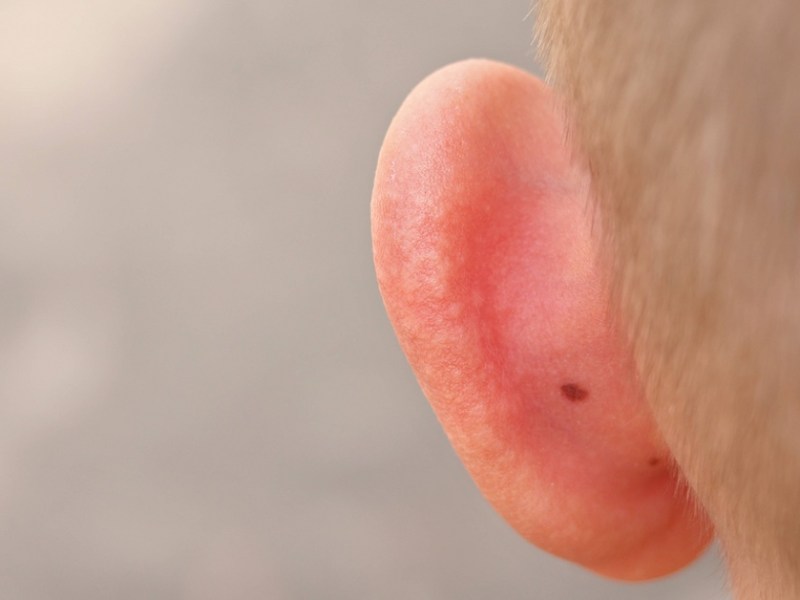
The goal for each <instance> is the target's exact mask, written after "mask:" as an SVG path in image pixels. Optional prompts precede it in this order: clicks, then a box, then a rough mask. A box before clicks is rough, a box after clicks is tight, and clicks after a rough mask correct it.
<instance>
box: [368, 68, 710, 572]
mask: <svg viewBox="0 0 800 600" xmlns="http://www.w3.org/2000/svg"><path fill="white" fill-rule="evenodd" d="M564 141H565V133H564V125H563V122H562V117H561V113H560V111H559V110H558V109H557V106H556V102H555V100H554V99H553V97H552V95H551V93H550V92H549V90H548V89H547V88H546V87H545V86H544V85H543V84H542V83H541V82H539V80H538V79H536V78H535V77H533V76H531V75H529V74H527V73H524V72H522V71H520V70H517V69H514V68H512V67H508V66H504V65H500V64H497V63H491V62H488V61H467V62H464V63H458V64H455V65H452V66H450V67H446V68H445V69H442V70H441V71H438V72H437V73H435V74H433V75H432V76H430V77H429V78H428V79H426V80H425V81H424V82H423V83H421V84H420V85H419V86H418V87H417V88H416V89H415V90H414V91H413V92H412V93H411V95H410V96H409V97H408V99H407V100H406V101H405V103H404V104H403V106H402V107H401V109H400V111H399V112H398V114H397V116H396V117H395V119H394V121H393V122H392V124H391V127H390V128H389V132H388V133H387V136H386V140H385V142H384V145H383V148H382V150H381V156H380V160H379V164H378V171H377V175H376V181H375V190H374V194H373V202H372V224H373V247H374V252H375V266H376V271H377V275H378V282H379V285H380V289H381V293H382V295H383V299H384V302H385V304H386V310H387V312H388V314H389V317H390V319H391V321H392V323H393V325H394V327H395V330H396V332H397V336H398V339H399V340H400V343H401V345H402V347H403V350H404V351H405V353H406V355H407V357H408V360H409V362H410V363H411V365H412V367H413V369H414V371H415V373H416V375H417V378H418V379H419V382H420V385H421V386H422V388H423V390H424V391H425V394H426V395H427V397H428V399H429V400H430V402H431V404H432V406H433V408H434V410H435V412H436V414H437V416H438V418H439V420H440V421H441V423H442V425H443V427H444V429H445V431H446V433H447V435H448V437H449V438H450V440H451V442H452V443H453V446H454V447H455V449H456V451H457V452H458V454H459V455H460V457H461V459H462V461H463V462H464V464H465V466H466V467H467V469H468V470H469V472H470V473H471V475H472V476H473V478H474V479H475V481H476V483H477V484H478V486H479V487H480V489H481V490H482V492H483V493H484V495H485V496H486V497H487V499H488V500H489V501H490V502H491V503H492V504H493V505H494V507H495V508H496V509H497V510H498V511H499V512H500V513H501V514H502V515H503V516H504V517H505V518H506V519H507V520H508V521H509V523H510V524H511V525H512V526H514V527H515V528H516V529H517V530H518V531H519V532H520V533H521V534H522V535H523V536H525V537H526V538H527V539H529V540H530V541H531V542H533V543H535V544H536V545H538V546H540V547H542V548H543V549H545V550H548V551H550V552H552V553H554V554H556V555H559V556H562V557H565V558H568V559H570V560H573V561H576V562H578V563H580V564H583V565H585V566H587V567H589V568H591V569H593V570H595V571H597V572H600V573H603V574H605V575H608V576H612V577H617V578H622V579H631V580H637V579H646V578H651V577H657V576H660V575H664V574H666V573H669V572H672V571H674V570H676V569H678V568H680V567H682V566H684V565H685V564H687V563H688V562H690V561H691V560H692V559H694V558H695V557H696V556H697V555H698V554H699V553H700V552H701V551H702V549H703V548H704V547H705V546H706V545H707V543H708V541H709V539H710V534H711V531H710V527H709V526H708V524H707V520H706V518H705V516H704V514H703V513H702V511H701V510H700V509H698V508H696V507H694V506H692V505H691V501H690V500H689V494H688V492H687V491H686V490H685V489H684V488H683V487H682V486H681V485H680V484H679V475H678V470H677V469H676V468H675V467H674V465H673V463H672V461H671V458H670V454H669V450H668V448H667V447H666V446H665V445H664V443H663V441H662V440H661V438H660V436H659V435H658V432H657V430H656V428H655V426H654V424H653V423H652V421H651V417H650V414H649V412H648V409H647V405H646V402H644V400H643V398H642V394H641V391H640V388H639V385H638V381H637V377H636V372H635V369H634V367H633V364H632V361H631V356H630V351H629V349H628V346H627V344H626V343H625V341H624V338H623V337H622V336H621V335H620V334H619V332H618V330H617V328H616V327H615V326H614V319H613V318H612V317H611V315H610V310H609V309H608V306H607V302H606V298H607V293H606V289H607V283H606V278H605V276H604V274H603V273H604V269H603V268H602V265H601V263H600V261H599V260H598V258H597V252H596V247H597V243H596V241H597V231H596V224H595V228H594V229H593V222H592V203H591V198H590V195H589V192H588V181H587V179H586V177H585V176H584V175H583V173H582V172H581V171H580V170H579V169H577V168H575V166H574V165H573V163H572V161H570V160H569V153H568V151H567V149H566V148H565V145H564ZM562 388H563V389H562Z"/></svg>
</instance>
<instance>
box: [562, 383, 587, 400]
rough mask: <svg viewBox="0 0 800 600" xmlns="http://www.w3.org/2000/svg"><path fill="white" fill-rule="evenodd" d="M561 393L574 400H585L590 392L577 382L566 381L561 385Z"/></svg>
mask: <svg viewBox="0 0 800 600" xmlns="http://www.w3.org/2000/svg"><path fill="white" fill-rule="evenodd" d="M561 393H562V394H563V395H564V397H565V398H566V399H567V400H571V401H573V402H578V401H580V400H585V399H586V397H587V396H588V395H589V392H587V391H586V390H585V389H583V388H582V387H581V386H579V385H578V384H577V383H565V384H564V385H562V386H561Z"/></svg>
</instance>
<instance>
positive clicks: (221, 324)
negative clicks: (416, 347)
mask: <svg viewBox="0 0 800 600" xmlns="http://www.w3.org/2000/svg"><path fill="white" fill-rule="evenodd" d="M528 12H529V4H528V0H507V1H505V2H496V1H493V0H466V1H465V0H459V1H453V0H450V1H444V0H402V1H399V0H371V1H369V2H367V1H363V0H340V1H335V2H293V1H291V0H261V1H256V0H252V1H243V0H215V1H214V0H114V2H89V1H85V0H83V1H78V0H4V2H3V5H2V7H1V8H0V193H1V194H2V196H1V199H0V290H2V293H0V597H1V598H9V599H21V600H29V599H30V600H36V599H62V600H68V599H76V600H77V599H81V600H93V599H98V600H99V599H108V598H114V599H119V600H123V599H127V598H132V599H133V598H136V599H139V598H147V599H160V598H179V599H180V598H185V599H216V598H221V599H230V600H240V599H259V598H264V599H269V600H283V599H317V598H319V599H326V600H327V599H339V598H341V599H360V598H367V599H388V600H391V599H414V600H427V599H431V600H433V599H459V600H463V599H489V598H491V599H512V600H513V599H518V598H519V599H523V598H525V599H529V598H530V599H543V600H558V599H565V600H566V599H569V600H576V599H584V598H585V599H599V598H614V599H633V598H636V599H648V600H657V599H662V598H679V599H682V600H692V599H698V600H699V599H704V600H705V599H712V600H719V599H723V598H726V597H727V596H726V594H725V593H724V592H723V591H722V590H723V588H724V585H725V584H724V574H723V569H722V567H721V562H720V558H719V556H718V555H717V554H715V553H713V552H712V553H710V554H708V555H707V556H706V557H705V558H704V559H703V560H701V561H700V562H699V563H697V564H696V565H695V566H693V567H692V568H690V569H688V570H687V571H685V572H684V573H682V574H680V575H678V576H675V577H672V578H669V579H666V580H664V581H663V582H659V583H655V584H650V585H636V586H630V585H621V584H617V583H613V582H609V581H606V580H603V579H601V578H599V577H597V576H594V575H592V574H590V573H587V572H585V571H583V570H580V569H578V568H576V567H573V566H571V565H568V564H566V563H564V562H562V561H560V560H558V559H555V558H551V557H549V556H546V555H545V554H543V553H541V552H540V551H538V550H536V549H535V548H533V547H531V546H529V545H528V544H526V543H525V542H523V541H522V540H520V539H519V538H518V537H517V536H516V535H515V534H514V533H513V532H512V531H511V530H510V529H509V528H508V527H507V526H506V525H505V524H504V523H503V522H502V520H501V519H500V518H498V517H497V516H496V515H495V514H494V513H493V512H492V511H491V510H490V509H489V508H488V506H487V505H486V504H485V502H484V501H483V500H482V498H481V497H480V495H479V494H478V492H477V491H476V490H475V488H474V487H473V485H472V484H471V482H470V481H469V479H468V477H467V475H466V474H465V472H464V471H463V469H462V467H461V466H460V464H459V462H458V461H457V459H456V458H455V456H454V455H453V453H452V451H451V450H450V448H449V446H448V444H447V442H446V440H445V437H444V435H442V433H441V432H440V430H439V427H438V424H437V423H436V420H435V418H434V417H433V414H432V413H431V411H430V409H429V408H428V406H427V403H426V401H425V400H424V398H423V397H422V395H421V393H420V392H419V390H418V389H417V387H416V384H415V382H414V380H413V377H412V376H411V373H410V370H409V368H408V366H407V365H406V362H405V360H404V358H403V356H402V354H401V352H400V350H399V348H398V346H397V343H396V342H395V340H394V337H393V334H392V332H391V329H390V327H389V324H388V322H387V320H386V318H385V316H384V313H383V308H382V305H381V301H380V297H379V295H378V292H377V288H376V284H375V280H374V276H373V271H372V259H371V253H370V239H369V198H370V190H371V185H372V173H373V169H374V166H375V161H376V157H377V153H378V149H379V147H380V143H381V138H382V135H383V133H384V131H385V129H386V127H387V125H388V123H389V120H390V118H391V116H392V114H393V113H394V111H395V110H396V109H397V107H398V106H399V104H400V102H401V101H402V99H403V97H404V96H405V94H406V93H407V92H408V91H409V90H410V89H411V88H412V86H413V85H414V84H415V83H416V82H417V81H419V80H420V79H421V78H422V77H423V76H424V75H426V74H427V73H429V72H431V71H432V70H434V69H436V68H438V67H440V66H442V65H445V64H446V63H448V62H450V61H453V60H457V59H461V58H467V57H473V56H484V57H490V58H496V59H501V60H505V61H508V62H511V63H514V64H517V65H520V66H523V67H527V68H531V69H535V66H534V57H533V52H532V50H531V46H530V30H531V27H532V24H533V21H532V18H530V17H529V18H527V19H526V15H527V14H528Z"/></svg>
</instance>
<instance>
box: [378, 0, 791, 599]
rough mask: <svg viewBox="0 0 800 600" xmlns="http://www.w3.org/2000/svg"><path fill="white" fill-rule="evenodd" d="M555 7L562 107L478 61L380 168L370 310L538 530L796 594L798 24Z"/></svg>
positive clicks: (579, 556)
mask: <svg viewBox="0 0 800 600" xmlns="http://www.w3.org/2000/svg"><path fill="white" fill-rule="evenodd" d="M732 5H733V7H735V10H734V9H733V8H731V6H732ZM732 5H731V3H724V2H721V1H715V0H712V1H709V2H706V3H697V2H690V1H688V0H686V1H684V0H676V1H675V2H671V3H659V2H655V1H654V0H653V1H648V0H643V1H641V2H640V1H638V0H631V1H627V2H625V1H623V2H617V3H584V2H578V1H572V0H561V1H556V0H541V2H540V3H539V5H538V11H539V15H538V19H537V27H538V35H539V37H538V39H539V42H540V47H541V51H542V55H543V57H544V61H545V64H546V66H547V69H548V75H549V77H550V79H551V82H552V85H553V86H554V88H555V91H553V90H552V89H550V88H548V87H547V86H545V85H544V84H542V83H541V82H539V81H538V80H537V79H535V78H534V77H532V76H530V75H528V74H526V73H524V72H522V71H519V70H517V69H514V68H511V67H508V66H505V65H500V64H497V63H492V62H489V61H466V62H464V63H458V64H456V65H452V66H450V67H447V68H445V69H443V70H441V71H439V72H437V73H435V74H434V75H432V76H430V77H429V78H427V79H426V80H425V81H424V82H422V83H421V84H420V85H419V86H418V87H417V88H416V89H415V90H414V91H413V92H412V93H411V95H410V96H409V98H408V99H407V100H406V101H405V103H404V104H403V106H402V107H401V109H400V110H399V112H398V114H397V116H396V117H395V119H394V121H393V122H392V125H391V126H390V129H389V132H388V133H387V136H386V141H385V143H384V146H383V148H382V150H381V156H380V159H379V164H378V170H377V174H376V181H375V190H374V194H373V202H372V222H373V240H374V241H373V246H374V252H375V264H376V272H377V276H378V282H379V285H380V288H381V293H382V295H383V298H384V302H385V304H386V309H387V312H388V314H389V317H390V319H391V320H392V323H393V325H394V327H395V329H396V331H397V335H398V339H399V340H400V343H401V345H402V347H403V349H404V351H405V353H406V355H407V356H408V359H409V362H410V363H411V366H412V368H413V369H414V371H415V373H416V375H417V377H418V379H419V381H420V384H421V386H422V388H423V390H424V391H425V393H426V395H427V397H428V398H429V400H430V401H431V404H432V406H433V408H434V410H435V412H436V414H437V417H438V418H439V420H440V421H441V423H442V425H443V428H444V429H445V432H446V433H447V435H448V437H449V438H450V440H451V442H452V443H453V446H454V447H455V449H456V451H457V452H458V453H459V455H460V457H461V459H462V461H463V462H464V464H465V466H466V468H467V469H468V470H469V471H470V473H471V475H472V476H473V478H474V479H475V481H476V483H477V485H478V486H479V487H480V489H481V490H482V492H483V493H484V495H485V496H486V497H487V499H488V500H489V501H490V502H491V503H492V504H493V506H494V507H495V508H496V509H497V510H498V512H500V513H501V514H502V515H503V516H504V517H505V518H506V519H507V520H508V521H509V522H510V523H511V524H512V525H513V526H514V527H515V528H516V529H517V530H518V531H519V532H520V533H521V534H522V535H523V536H525V537H526V538H527V539H529V540H530V541H532V542H533V543H535V544H537V545H539V546H541V547H543V548H544V549H546V550H549V551H550V552H553V553H555V554H557V555H559V556H563V557H565V558H568V559H570V560H573V561H576V562H578V563H580V564H582V565H584V566H586V567H588V568H590V569H593V570H595V571H597V572H599V573H602V574H604V575H608V576H612V577H618V578H622V579H629V580H639V579H647V578H652V577H657V576H660V575H664V574H666V573H669V572H672V571H674V570H676V569H679V568H680V567H682V566H684V565H685V564H687V563H688V562H690V561H691V560H693V558H694V557H696V556H697V555H698V554H699V553H700V552H701V551H702V549H703V548H704V547H705V546H706V544H707V543H708V541H709V539H710V537H711V534H712V530H713V532H714V533H715V534H716V535H717V536H718V537H719V539H720V540H721V543H722V546H723V549H724V552H725V554H726V558H727V560H728V564H729V567H730V572H731V579H732V582H733V586H734V589H735V593H736V594H737V597H738V598H743V599H758V598H796V597H800V587H799V586H798V582H799V581H800V518H798V517H797V515H796V507H797V506H800V476H799V475H800V443H798V438H797V436H796V431H795V429H796V426H797V424H798V423H800V402H798V391H797V390H798V389H800V373H799V372H798V369H797V368H796V366H797V365H798V364H800V309H798V306H799V304H798V302H797V299H798V298H800V276H799V274H800V265H799V264H798V261H800V245H798V236H797V228H798V225H800V206H798V204H800V201H799V200H798V199H799V198H800V196H798V193H799V192H800V108H798V107H800V69H797V68H792V67H793V66H795V67H796V66H800V65H796V64H795V63H797V62H798V61H800V41H795V38H796V37H797V36H794V35H793V34H792V28H791V25H790V24H791V23H796V22H798V21H797V20H796V18H794V17H798V16H800V14H797V13H800V8H793V5H791V3H789V2H778V1H777V0H769V1H768V2H765V3H762V4H759V5H758V7H756V6H754V5H752V4H751V3H747V2H744V1H743V0H736V1H734V2H733V3H732Z"/></svg>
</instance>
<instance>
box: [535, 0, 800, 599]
mask: <svg viewBox="0 0 800 600" xmlns="http://www.w3.org/2000/svg"><path fill="white" fill-rule="evenodd" d="M537 8H538V18H537V36H538V37H537V39H538V42H539V48H540V53H541V56H542V59H543V62H544V64H545V65H546V69H547V71H548V76H549V78H550V80H551V83H552V84H553V85H554V86H555V87H556V88H557V90H559V92H560V93H561V94H562V95H563V97H564V98H565V100H566V106H567V109H568V112H569V115H568V118H569V122H570V123H571V126H572V129H571V132H570V134H571V135H572V136H573V137H574V142H575V147H576V148H578V150H577V156H578V158H579V160H583V161H585V164H586V167H587V168H588V169H589V170H590V171H591V174H592V178H593V186H594V190H593V191H594V194H595V196H596V198H597V200H598V202H597V205H598V207H599V216H600V218H602V219H603V220H604V231H606V232H607V247H608V250H609V257H613V258H612V259H611V260H612V262H613V269H614V271H613V272H614V274H615V289H614V292H615V296H616V301H618V302H619V304H620V306H621V310H622V314H623V315H624V317H625V322H626V324H627V326H628V330H629V334H630V337H631V340H632V343H633V346H634V351H635V355H636V358H637V362H638V365H639V368H640V371H641V373H642V376H643V378H644V381H645V386H646V389H647V392H648V399H649V401H650V403H651V405H652V408H653V412H654V414H655V416H656V419H657V421H658V423H659V425H660V426H661V428H662V429H663V432H664V434H665V436H666V438H667V440H668V443H669V444H670V446H671V448H672V450H673V452H674V454H675V456H676V458H677V460H678V462H679V464H680V465H681V466H682V468H683V470H684V473H685V476H686V477H687V479H688V481H689V483H690V484H691V486H692V487H693V489H694V490H695V492H696V494H697V496H698V498H699V499H700V501H701V502H702V503H703V504H704V505H705V506H706V508H707V509H708V511H709V513H710V514H711V516H712V519H714V521H715V525H716V527H717V531H718V534H719V536H720V538H721V540H722V543H723V547H724V550H725V551H726V553H727V554H728V558H729V562H730V564H731V565H732V577H733V579H734V584H735V585H738V586H739V590H740V592H741V593H743V594H745V595H748V596H752V597H761V594H764V593H765V592H764V591H763V588H760V589H761V591H759V589H756V588H753V587H752V586H751V587H750V588H748V586H749V585H750V584H749V583H748V581H750V580H751V579H753V578H754V577H753V576H754V575H755V574H756V573H757V574H758V576H759V577H760V578H761V579H762V581H765V580H766V581H772V582H773V584H772V585H774V586H775V588H774V589H780V590H781V593H782V594H783V596H782V597H789V596H792V597H794V596H797V595H800V587H798V580H800V515H798V512H797V511H798V508H800V443H799V441H798V440H800V438H799V437H798V430H799V429H800V427H799V426H800V235H798V233H800V228H799V226H800V36H798V35H797V32H796V27H797V24H798V23H800V3H797V2H793V1H791V0H785V1H782V0H766V1H762V2H752V1H747V0H707V1H703V2H699V1H698V0H672V1H670V2H664V1H663V0H615V1H611V2H583V1H581V0H540V2H539V3H538V7H537ZM771 597H774V596H771Z"/></svg>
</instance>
